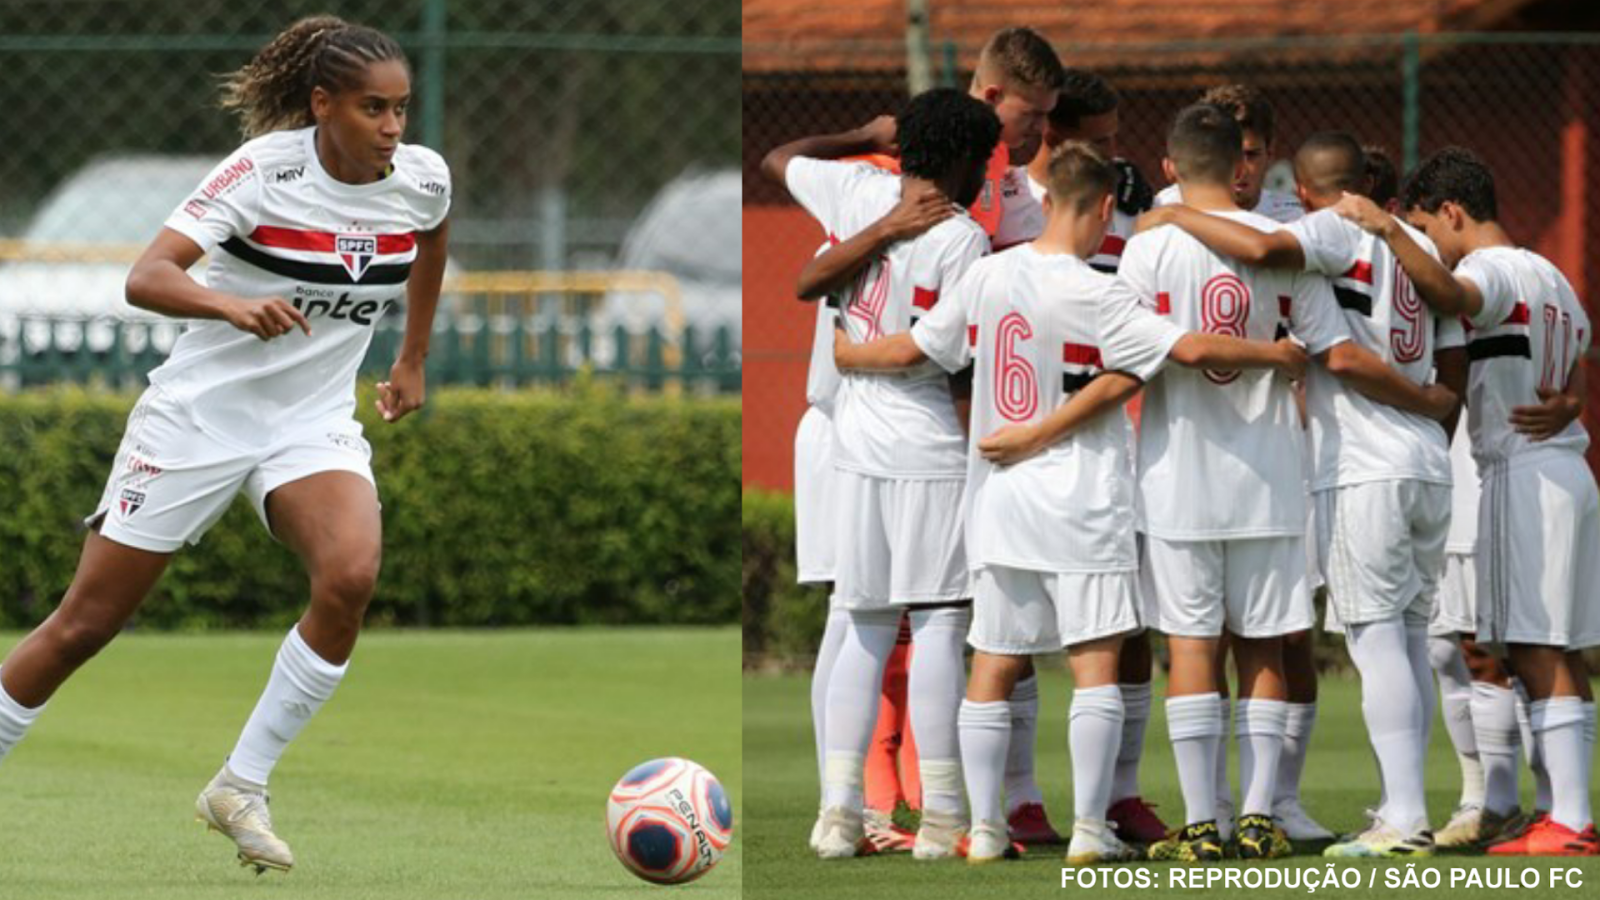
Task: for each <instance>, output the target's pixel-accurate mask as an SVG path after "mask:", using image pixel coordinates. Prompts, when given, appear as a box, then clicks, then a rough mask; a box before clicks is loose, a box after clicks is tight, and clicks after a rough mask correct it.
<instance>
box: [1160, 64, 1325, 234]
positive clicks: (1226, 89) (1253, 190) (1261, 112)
mask: <svg viewBox="0 0 1600 900" xmlns="http://www.w3.org/2000/svg"><path fill="white" fill-rule="evenodd" d="M1199 102H1200V103H1209V104H1211V105H1212V106H1216V107H1218V108H1220V109H1223V110H1226V111H1227V113H1228V114H1229V115H1231V116H1233V118H1234V119H1235V120H1236V121H1238V123H1239V128H1240V130H1241V131H1242V132H1243V134H1244V165H1243V166H1242V167H1241V168H1240V170H1239V172H1238V175H1237V177H1235V179H1234V180H1233V182H1232V184H1231V187H1232V188H1233V202H1234V203H1236V204H1238V206H1239V208H1240V209H1247V210H1250V211H1252V212H1255V213H1258V214H1260V215H1263V216H1266V217H1267V218H1269V219H1271V220H1273V221H1274V222H1283V223H1289V222H1293V221H1294V220H1295V219H1298V218H1300V217H1301V216H1303V215H1305V209H1304V208H1302V207H1301V206H1300V201H1299V200H1298V199H1296V198H1295V196H1294V195H1293V194H1286V193H1284V192H1282V191H1271V190H1267V189H1266V188H1265V184H1266V180H1267V169H1268V168H1269V167H1271V165H1272V159H1273V139H1274V131H1275V128H1276V118H1277V117H1276V114H1275V113H1274V112H1273V109H1272V104H1271V103H1270V102H1268V101H1267V98H1266V96H1265V95H1263V94H1262V93H1261V91H1259V90H1257V89H1256V88H1254V87H1251V86H1250V85H1247V84H1224V85H1219V86H1217V87H1214V88H1212V89H1211V90H1208V91H1206V92H1205V93H1204V94H1202V95H1201V96H1200V100H1199ZM1182 202H1184V200H1183V191H1182V186H1181V185H1178V184H1169V185H1167V186H1166V187H1165V188H1163V189H1162V190H1161V191H1160V192H1159V193H1157V194H1156V199H1155V205H1156V206H1166V205H1168V204H1171V203H1182Z"/></svg>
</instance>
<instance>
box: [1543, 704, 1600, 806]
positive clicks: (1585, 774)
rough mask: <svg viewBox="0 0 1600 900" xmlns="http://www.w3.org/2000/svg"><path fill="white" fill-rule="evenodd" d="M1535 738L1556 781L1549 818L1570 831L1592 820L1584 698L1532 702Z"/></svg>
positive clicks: (1552, 778) (1551, 776)
mask: <svg viewBox="0 0 1600 900" xmlns="http://www.w3.org/2000/svg"><path fill="white" fill-rule="evenodd" d="M1528 712H1529V714H1530V717H1531V719H1532V720H1533V736H1534V742H1535V743H1536V744H1538V745H1539V748H1540V752H1541V754H1542V755H1543V756H1544V761H1545V766H1546V767H1547V768H1549V770H1550V779H1551V781H1552V782H1553V783H1554V785H1555V792H1554V794H1553V801H1554V802H1553V803H1552V804H1551V806H1550V818H1551V819H1553V820H1554V821H1555V822H1556V823H1557V824H1559V825H1565V826H1566V827H1568V828H1571V829H1572V830H1573V831H1582V830H1584V829H1585V828H1587V827H1589V825H1590V824H1591V823H1592V822H1593V819H1592V818H1591V816H1590V811H1589V765H1590V761H1589V759H1588V757H1587V755H1586V754H1585V752H1584V751H1585V750H1587V749H1588V744H1589V741H1588V739H1587V737H1585V735H1584V709H1583V701H1582V700H1580V699H1578V698H1577V697H1551V698H1550V699H1548V700H1539V701H1536V702H1535V703H1533V705H1532V706H1530V707H1529V710H1528Z"/></svg>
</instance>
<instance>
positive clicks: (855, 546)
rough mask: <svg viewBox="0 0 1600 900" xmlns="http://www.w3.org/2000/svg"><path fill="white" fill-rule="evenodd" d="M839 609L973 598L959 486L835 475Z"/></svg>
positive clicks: (836, 600) (835, 588) (835, 589)
mask: <svg viewBox="0 0 1600 900" xmlns="http://www.w3.org/2000/svg"><path fill="white" fill-rule="evenodd" d="M835 476H836V478H837V480H836V482H835V488H834V498H835V500H836V501H837V506H836V509H837V512H836V513H835V514H834V515H835V518H834V522H835V523H836V532H835V536H836V540H837V543H836V544H835V545H834V546H835V556H834V576H835V578H834V582H833V603H834V605H835V606H837V607H838V608H839V609H847V610H870V609H885V608H888V607H891V606H909V605H917V604H924V603H951V602H955V601H959V600H966V599H968V598H969V597H971V596H972V593H971V590H970V585H969V583H968V579H967V557H966V554H965V553H964V552H963V549H962V540H961V489H962V486H963V481H962V480H961V479H958V478H957V479H940V480H934V481H919V480H910V479H906V480H901V479H894V478H875V477H873V476H870V475H862V474H859V473H856V472H847V471H844V470H837V471H836V472H835Z"/></svg>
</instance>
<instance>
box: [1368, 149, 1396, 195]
mask: <svg viewBox="0 0 1600 900" xmlns="http://www.w3.org/2000/svg"><path fill="white" fill-rule="evenodd" d="M1361 152H1362V153H1365V154H1366V155H1367V178H1369V179H1371V181H1372V189H1371V191H1369V192H1368V194H1367V196H1368V197H1370V198H1371V199H1372V202H1373V203H1376V204H1378V205H1379V206H1387V205H1388V204H1389V201H1390V200H1393V199H1394V198H1395V197H1396V196H1397V195H1399V193H1400V174H1399V172H1398V171H1397V170H1396V169H1395V165H1394V157H1392V156H1390V155H1389V151H1388V150H1386V149H1384V148H1383V147H1381V146H1379V145H1377V144H1367V145H1366V146H1364V147H1362V148H1361Z"/></svg>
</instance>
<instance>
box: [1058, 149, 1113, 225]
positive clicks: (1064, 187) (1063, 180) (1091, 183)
mask: <svg viewBox="0 0 1600 900" xmlns="http://www.w3.org/2000/svg"><path fill="white" fill-rule="evenodd" d="M1116 186H1117V169H1116V167H1115V166H1113V165H1112V164H1111V161H1110V160H1108V159H1106V158H1105V157H1104V156H1102V155H1101V153H1100V151H1099V150H1096V149H1095V148H1094V146H1093V145H1092V144H1090V143H1088V142H1087V141H1062V142H1061V144H1060V145H1059V146H1057V147H1056V148H1055V149H1054V150H1052V151H1050V165H1049V168H1048V169H1047V170H1046V174H1045V190H1046V191H1048V192H1049V193H1050V202H1051V203H1053V204H1055V205H1056V206H1060V207H1063V208H1065V207H1067V206H1069V205H1070V207H1071V209H1072V211H1073V212H1075V213H1083V212H1086V211H1087V210H1088V209H1089V208H1090V207H1092V206H1094V205H1095V204H1097V203H1099V202H1100V201H1101V200H1103V199H1105V196H1106V195H1107V194H1109V193H1111V192H1112V191H1113V190H1115V189H1116Z"/></svg>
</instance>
